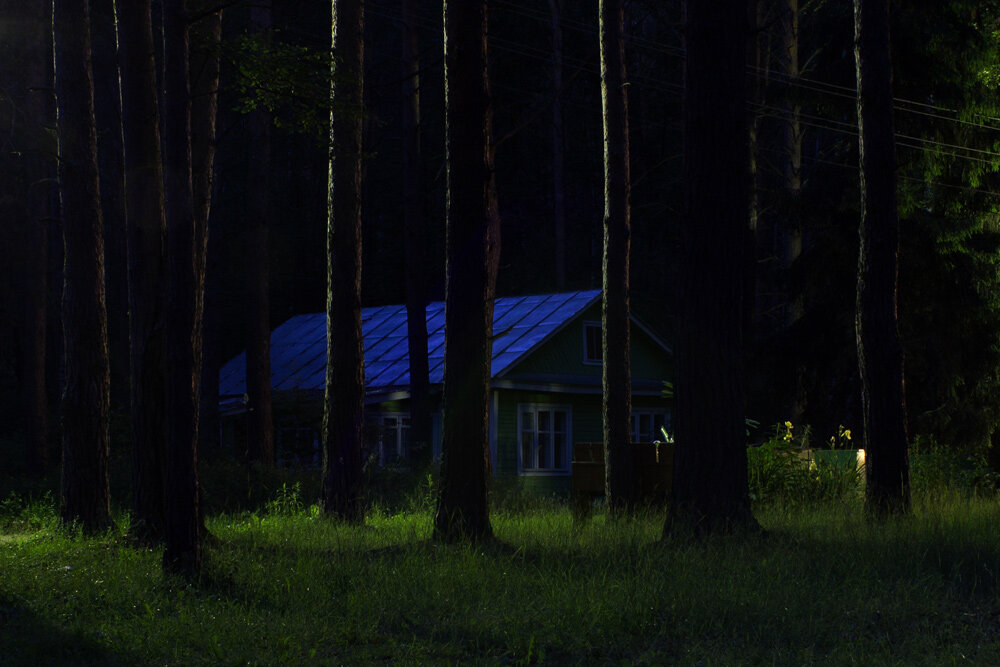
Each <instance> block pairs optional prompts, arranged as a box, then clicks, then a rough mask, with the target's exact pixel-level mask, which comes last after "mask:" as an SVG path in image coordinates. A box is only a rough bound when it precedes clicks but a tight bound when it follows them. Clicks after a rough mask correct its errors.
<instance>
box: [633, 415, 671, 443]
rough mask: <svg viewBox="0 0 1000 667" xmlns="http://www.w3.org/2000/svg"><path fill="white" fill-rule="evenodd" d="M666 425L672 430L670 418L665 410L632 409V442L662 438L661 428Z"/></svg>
mask: <svg viewBox="0 0 1000 667" xmlns="http://www.w3.org/2000/svg"><path fill="white" fill-rule="evenodd" d="M663 426H665V427H666V428H667V430H668V431H669V430H670V420H669V419H668V418H667V413H666V412H664V411H663V410H633V411H632V442H653V441H654V440H662V439H663V433H661V432H660V428H661V427H663Z"/></svg>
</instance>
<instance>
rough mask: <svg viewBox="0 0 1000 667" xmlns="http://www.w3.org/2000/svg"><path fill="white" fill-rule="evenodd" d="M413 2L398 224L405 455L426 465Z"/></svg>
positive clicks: (406, 4)
mask: <svg viewBox="0 0 1000 667" xmlns="http://www.w3.org/2000/svg"><path fill="white" fill-rule="evenodd" d="M416 12H417V2H416V0H403V57H402V65H403V77H404V81H403V90H402V93H403V105H402V122H403V226H404V228H405V230H406V231H405V234H406V333H407V342H408V351H409V359H410V456H411V459H412V461H413V464H414V465H415V466H416V467H418V468H423V467H425V466H427V465H428V464H429V463H430V460H431V454H432V447H431V405H430V384H429V378H428V376H429V371H428V366H429V363H428V360H427V278H426V273H427V261H428V250H427V245H428V244H427V220H426V218H425V216H424V205H425V204H424V199H423V191H424V188H423V185H422V182H423V179H422V177H421V176H422V169H423V163H422V160H421V153H420V48H419V47H420V44H419V40H418V33H417V25H416V22H415V20H416V16H415V15H416Z"/></svg>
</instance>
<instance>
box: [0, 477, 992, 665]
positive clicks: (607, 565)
mask: <svg viewBox="0 0 1000 667" xmlns="http://www.w3.org/2000/svg"><path fill="white" fill-rule="evenodd" d="M938 463H939V464H940V462H938ZM751 465H754V460H753V457H751ZM921 465H922V463H921V462H920V460H919V457H916V458H915V463H914V484H915V492H914V506H913V512H912V515H911V516H908V517H904V518H898V519H894V520H890V521H886V522H883V523H878V524H873V523H871V522H869V521H868V520H867V519H866V518H865V516H864V514H863V509H862V502H861V494H860V491H859V488H858V487H857V485H854V486H853V487H851V486H850V485H847V486H846V487H845V488H848V492H846V493H841V494H833V493H821V494H817V497H816V498H813V499H809V498H807V497H803V496H802V495H801V489H799V491H794V490H792V492H794V493H798V497H791V496H783V495H781V494H778V493H777V492H773V493H771V494H770V495H766V494H759V495H761V498H760V499H759V500H757V501H755V506H754V509H755V514H756V516H757V518H758V519H759V521H760V523H761V525H762V526H763V527H764V529H765V531H766V532H765V533H764V534H763V535H760V536H752V537H741V538H736V537H714V538H710V539H704V540H694V539H687V538H684V537H673V538H671V540H670V541H667V542H663V541H661V539H660V537H661V530H662V526H663V520H664V515H663V513H662V511H657V510H652V509H650V510H647V511H643V512H640V513H638V514H636V515H635V516H633V517H630V518H625V519H618V520H612V519H609V518H608V517H607V516H606V515H605V514H604V512H603V511H602V510H601V508H600V507H598V508H596V510H595V512H594V514H593V516H592V517H591V518H590V519H589V520H587V521H585V522H581V521H579V520H575V519H574V517H573V515H572V514H571V512H570V511H569V509H568V508H567V507H566V506H564V505H563V504H562V503H560V502H557V501H555V500H551V499H550V500H546V501H541V502H538V503H536V504H534V505H532V504H531V503H529V502H526V501H525V500H524V498H516V497H511V496H508V502H507V505H506V506H504V505H503V504H501V505H500V506H499V507H497V508H496V509H495V511H494V513H493V527H494V531H495V534H496V538H497V540H496V542H494V543H489V544H481V545H458V546H454V545H451V546H442V545H437V544H434V543H432V542H430V541H429V537H430V534H431V526H432V513H431V508H430V506H429V503H428V502H427V498H428V497H429V496H428V495H427V494H428V493H430V492H432V491H433V489H432V488H425V489H424V495H423V496H422V495H421V494H419V493H418V494H414V495H413V496H411V506H410V507H409V508H402V509H398V508H393V509H388V508H380V507H379V506H375V507H373V508H372V509H371V511H370V512H369V516H368V519H367V521H366V522H365V524H364V525H363V526H352V525H345V524H339V523H336V522H334V521H331V520H328V519H325V518H323V517H321V516H320V513H319V511H318V508H317V507H316V506H315V505H311V504H310V503H309V502H307V501H306V500H304V499H303V497H302V493H301V491H300V489H299V487H296V486H294V485H292V486H289V485H286V486H284V487H282V489H281V490H280V491H279V492H277V493H276V494H274V496H273V497H272V498H271V499H270V500H269V501H267V502H266V503H263V504H262V505H261V506H260V507H258V508H257V509H256V510H254V511H241V512H233V513H220V514H216V515H213V516H210V517H209V518H208V528H209V530H210V531H211V532H212V534H213V535H214V536H215V537H216V538H217V539H216V540H213V542H212V544H211V545H210V546H209V547H208V552H207V557H206V568H205V571H204V574H203V576H202V578H201V579H200V580H198V581H196V582H186V581H184V580H181V579H178V578H173V577H171V576H167V575H164V574H163V571H162V569H161V567H160V559H161V555H162V554H161V551H160V550H157V549H148V548H137V547H135V546H133V545H132V544H130V542H129V540H128V539H127V538H126V534H127V529H128V516H127V514H125V513H119V514H118V515H117V516H116V520H117V524H116V525H117V527H116V529H115V530H113V531H111V532H108V533H107V534H104V535H101V536H96V537H86V536H83V535H81V534H79V533H74V532H73V531H67V530H65V529H62V528H60V527H59V525H58V519H57V515H56V512H55V507H54V503H53V501H52V499H51V497H49V496H42V497H37V498H34V499H26V498H25V497H24V496H18V495H12V496H10V497H8V498H7V499H6V500H5V501H3V502H2V504H0V664H2V665H21V664H25V665H28V664H30V665H45V664H59V665H62V664H102V665H104V664H184V665H189V664H292V663H296V664H369V663H376V662H392V663H401V664H415V663H421V664H422V663H462V664H470V663H471V664H542V663H545V664H570V663H586V664H758V663H769V664H771V663H776V664H796V665H798V664H809V663H823V664H831V663H832V664H841V663H844V664H847V663H850V664H857V663H862V664H889V663H892V664H908V665H910V664H927V665H930V664H933V665H938V664H951V663H956V662H967V661H968V662H971V663H973V664H994V663H995V659H996V656H997V655H1000V601H998V600H1000V596H998V593H1000V588H998V573H1000V533H998V531H996V529H995V527H996V526H997V525H1000V502H998V500H997V498H996V497H995V495H994V494H993V493H992V492H990V491H987V490H985V489H984V487H983V486H982V485H981V484H980V485H978V486H977V485H976V483H975V480H976V477H975V474H976V473H975V472H974V470H972V468H970V466H969V465H968V464H966V463H962V462H959V463H957V464H956V465H955V468H954V470H955V474H953V475H942V474H937V473H938V472H939V471H940V465H938V466H936V467H935V468H934V471H935V474H937V476H936V477H935V476H933V475H929V474H925V473H926V472H927V471H922V468H921ZM807 470H808V468H807ZM970 471H971V472H970ZM815 472H816V471H815V470H814V471H813V473H815ZM814 483H818V482H814ZM838 483H840V482H838Z"/></svg>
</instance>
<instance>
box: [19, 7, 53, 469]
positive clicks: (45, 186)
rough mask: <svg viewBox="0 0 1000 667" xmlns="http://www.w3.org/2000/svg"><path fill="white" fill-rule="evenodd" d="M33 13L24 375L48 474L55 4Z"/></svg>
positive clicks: (31, 436)
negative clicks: (49, 129) (49, 132)
mask: <svg viewBox="0 0 1000 667" xmlns="http://www.w3.org/2000/svg"><path fill="white" fill-rule="evenodd" d="M25 7H26V9H27V10H28V11H29V12H30V15H29V16H27V17H26V22H25V28H26V29H27V30H28V31H29V34H30V35H31V36H30V37H29V38H28V39H27V41H26V44H27V45H30V46H29V48H28V51H27V52H26V53H25V61H24V76H25V84H26V87H27V90H26V97H25V117H26V118H28V119H30V120H31V121H32V122H35V123H37V124H38V126H37V128H36V129H33V130H32V132H31V133H30V135H29V136H30V137H31V139H30V142H31V144H30V146H29V150H28V151H27V152H26V156H27V157H26V159H25V167H24V168H25V180H26V182H27V183H26V184H27V209H28V220H27V224H26V230H25V231H26V234H25V246H24V248H25V257H24V259H25V261H24V269H25V274H24V299H25V304H24V305H25V312H24V330H23V331H24V344H23V345H22V346H21V349H22V355H23V356H22V364H23V366H22V368H23V371H22V377H23V379H24V418H25V440H26V442H25V444H26V446H27V450H28V456H27V464H28V472H29V474H31V475H34V476H41V475H43V474H44V473H45V472H46V470H47V469H48V467H49V429H48V415H49V411H48V393H47V388H46V373H45V364H46V357H47V354H46V346H47V323H48V322H47V305H48V245H49V235H48V228H49V225H50V224H51V223H52V220H53V219H54V218H55V217H56V216H57V214H58V213H57V208H58V206H57V204H56V201H55V197H58V192H57V190H56V188H55V187H54V183H55V171H56V170H55V161H54V160H53V156H54V154H55V150H56V147H55V145H53V143H52V142H51V141H50V140H49V139H48V137H47V135H46V133H45V131H44V130H45V128H46V127H50V126H51V125H53V124H54V123H55V113H54V112H55V108H54V106H53V103H52V102H53V98H52V57H51V56H52V52H51V51H50V50H49V49H48V48H47V47H48V46H50V44H51V43H50V41H49V40H50V37H51V33H52V18H51V15H50V11H51V7H52V6H51V4H49V3H28V4H27V5H25Z"/></svg>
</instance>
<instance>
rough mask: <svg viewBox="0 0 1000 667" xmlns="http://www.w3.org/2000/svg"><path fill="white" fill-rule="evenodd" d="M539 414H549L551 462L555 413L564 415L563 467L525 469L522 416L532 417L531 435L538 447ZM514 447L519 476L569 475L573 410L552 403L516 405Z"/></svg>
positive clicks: (571, 458) (571, 455) (570, 407)
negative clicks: (529, 414) (529, 415)
mask: <svg viewBox="0 0 1000 667" xmlns="http://www.w3.org/2000/svg"><path fill="white" fill-rule="evenodd" d="M539 412H549V413H550V418H549V419H550V427H549V436H550V437H549V439H550V446H549V454H548V457H549V461H551V458H552V455H553V452H554V448H553V447H552V442H551V441H552V435H553V434H554V433H555V413H556V412H563V413H565V415H566V421H565V423H566V446H565V450H564V451H563V465H562V466H561V467H559V468H556V467H554V466H551V464H550V467H531V468H529V467H527V466H525V462H524V461H523V460H522V447H521V443H522V431H523V428H524V415H525V413H531V415H532V417H531V420H532V426H533V428H532V433H533V434H534V446H535V447H537V446H538V413H539ZM515 447H516V450H517V472H518V474H519V475H525V476H555V475H569V474H570V471H571V470H570V462H571V461H572V460H573V408H572V406H570V405H563V404H553V403H518V404H517V434H516V439H515Z"/></svg>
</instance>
